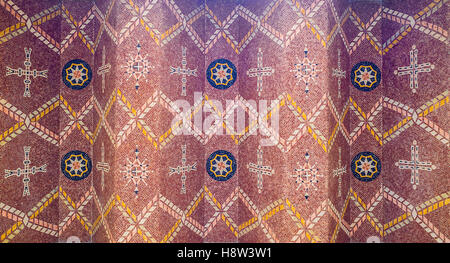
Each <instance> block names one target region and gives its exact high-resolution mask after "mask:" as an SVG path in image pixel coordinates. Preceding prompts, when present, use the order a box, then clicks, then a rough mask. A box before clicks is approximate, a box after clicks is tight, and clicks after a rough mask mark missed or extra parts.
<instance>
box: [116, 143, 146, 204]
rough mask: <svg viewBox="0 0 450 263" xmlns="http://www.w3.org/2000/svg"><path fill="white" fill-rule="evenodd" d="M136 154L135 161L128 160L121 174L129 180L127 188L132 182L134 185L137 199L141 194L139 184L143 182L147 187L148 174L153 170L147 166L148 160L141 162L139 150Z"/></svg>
mask: <svg viewBox="0 0 450 263" xmlns="http://www.w3.org/2000/svg"><path fill="white" fill-rule="evenodd" d="M134 154H135V157H134V160H133V159H130V158H127V164H126V165H125V167H124V169H123V170H121V171H120V172H121V173H123V174H124V176H123V178H124V179H127V183H126V184H125V186H127V185H128V184H129V183H130V182H133V183H134V186H135V188H134V193H135V194H136V198H137V197H138V194H139V189H138V186H139V183H140V182H143V183H144V184H145V185H147V183H146V182H145V180H146V179H148V177H149V176H148V173H149V172H150V171H151V170H149V169H148V168H149V165H148V164H146V160H143V161H141V160H140V159H139V150H138V149H137V148H136V150H135V151H134Z"/></svg>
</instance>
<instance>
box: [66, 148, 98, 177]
mask: <svg viewBox="0 0 450 263" xmlns="http://www.w3.org/2000/svg"><path fill="white" fill-rule="evenodd" d="M91 170H92V162H91V158H89V155H88V154H87V153H85V152H82V151H78V150H75V151H70V152H68V153H66V155H64V156H63V158H62V159H61V171H62V173H63V174H64V175H65V176H66V177H67V178H68V179H70V180H73V181H79V180H83V179H84V178H86V177H88V175H89V174H90V173H91Z"/></svg>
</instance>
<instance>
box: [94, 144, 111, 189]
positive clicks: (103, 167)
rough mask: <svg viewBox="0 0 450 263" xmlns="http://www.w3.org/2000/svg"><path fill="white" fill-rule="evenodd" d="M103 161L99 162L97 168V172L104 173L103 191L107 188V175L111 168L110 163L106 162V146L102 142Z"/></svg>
mask: <svg viewBox="0 0 450 263" xmlns="http://www.w3.org/2000/svg"><path fill="white" fill-rule="evenodd" d="M101 151H102V152H101V157H102V159H101V161H100V162H97V165H96V168H97V171H100V172H101V173H102V180H101V186H102V191H103V189H104V188H105V173H107V172H109V170H110V166H109V163H107V162H105V145H104V143H103V142H102V148H101Z"/></svg>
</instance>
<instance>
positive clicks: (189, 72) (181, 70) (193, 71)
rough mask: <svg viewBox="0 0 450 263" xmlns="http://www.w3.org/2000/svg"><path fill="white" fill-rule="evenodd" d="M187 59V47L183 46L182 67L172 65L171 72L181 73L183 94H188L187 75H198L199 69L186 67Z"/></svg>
mask: <svg viewBox="0 0 450 263" xmlns="http://www.w3.org/2000/svg"><path fill="white" fill-rule="evenodd" d="M186 66H187V60H186V47H181V67H180V66H178V67H176V68H175V67H170V72H169V73H170V74H171V75H172V74H180V75H181V76H182V77H181V96H186V82H187V78H186V77H187V76H195V77H197V69H189V68H186Z"/></svg>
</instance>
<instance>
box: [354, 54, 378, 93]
mask: <svg viewBox="0 0 450 263" xmlns="http://www.w3.org/2000/svg"><path fill="white" fill-rule="evenodd" d="M350 79H351V81H352V84H353V86H354V87H355V88H357V89H358V90H361V91H372V90H374V89H375V88H376V87H378V85H380V83H381V70H380V69H379V68H378V67H377V65H375V64H374V63H372V62H369V61H362V62H359V63H358V64H356V65H354V66H353V68H352V71H351V75H350Z"/></svg>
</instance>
